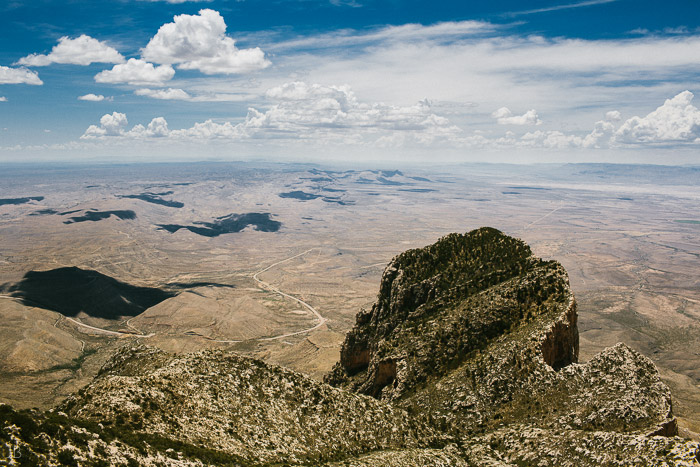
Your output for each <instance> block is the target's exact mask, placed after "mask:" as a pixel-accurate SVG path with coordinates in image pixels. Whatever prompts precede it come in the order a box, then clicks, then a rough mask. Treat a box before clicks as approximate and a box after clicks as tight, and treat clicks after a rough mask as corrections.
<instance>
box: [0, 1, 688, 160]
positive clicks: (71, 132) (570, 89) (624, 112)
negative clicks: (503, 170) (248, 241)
mask: <svg viewBox="0 0 700 467" xmlns="http://www.w3.org/2000/svg"><path fill="white" fill-rule="evenodd" d="M0 26H1V27H0V41H1V42H0V43H1V44H2V47H0V161H4V162H14V161H24V160H66V161H68V160H104V161H121V160H125V161H131V160H149V161H151V160H163V161H166V160H180V159H188V160H200V159H201V160H206V159H247V158H262V159H275V160H277V159H279V160H287V161H297V160H298V161H306V160H318V161H329V162H352V161H358V162H363V161H378V160H386V161H401V160H403V161H407V162H418V163H421V162H425V163H431V162H433V161H436V160H444V161H456V162H459V161H506V162H556V161H561V162H572V161H576V162H578V161H595V162H626V163H628V162H651V163H668V164H699V163H700V156H698V154H700V153H699V152H698V150H699V149H700V110H699V109H698V108H697V106H696V102H695V101H694V100H693V98H694V95H695V94H697V93H698V92H700V79H699V78H700V4H698V2H697V1H691V0H687V1H680V0H679V1H668V2H640V1H638V0H582V1H576V0H572V1H568V2H567V1H559V2H557V1H536V2H516V1H470V2H455V1H450V2H447V1H444V2H443V1H431V2H426V1H416V0H411V1H404V0H393V1H392V0H384V1H379V0H296V1H285V0H268V1H263V0H239V1H218V0H212V1H183V0H167V1H166V0H160V1H158V0H155V1H149V0H111V1H84V0H72V1H71V0H68V1H60V2H59V1H53V0H33V1H23V0H17V1H15V0H5V1H4V2H3V3H2V4H0Z"/></svg>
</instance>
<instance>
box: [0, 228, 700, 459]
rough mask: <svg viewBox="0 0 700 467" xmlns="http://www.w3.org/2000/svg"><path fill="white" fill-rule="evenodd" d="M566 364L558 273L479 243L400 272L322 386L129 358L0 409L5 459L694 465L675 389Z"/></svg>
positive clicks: (570, 313)
mask: <svg viewBox="0 0 700 467" xmlns="http://www.w3.org/2000/svg"><path fill="white" fill-rule="evenodd" d="M577 360H578V332H577V327H576V302H575V300H574V297H573V295H572V293H571V290H570V288H569V285H568V279H567V275H566V272H565V271H564V269H563V268H562V267H561V265H559V264H558V263H556V262H554V261H543V260H541V259H539V258H536V257H534V256H533V255H532V253H531V251H530V249H529V247H528V246H527V245H525V244H524V243H523V242H521V241H520V240H517V239H514V238H511V237H508V236H505V235H503V234H502V233H501V232H499V231H497V230H494V229H489V228H482V229H479V230H475V231H473V232H469V233H467V234H465V235H458V234H452V235H448V236H446V237H444V238H442V239H441V240H439V241H438V242H437V243H435V244H434V245H431V246H428V247H426V248H422V249H417V250H410V251H407V252H405V253H403V254H401V255H399V256H397V257H396V258H394V260H393V261H392V262H391V264H390V265H389V267H387V269H386V271H385V273H384V276H383V278H382V281H381V285H380V291H379V295H378V297H377V301H376V303H375V304H374V306H373V307H372V309H371V310H369V311H361V312H360V313H359V314H358V316H357V324H356V325H355V327H354V329H353V330H352V331H351V332H350V333H349V334H348V336H347V339H346V341H345V343H344V344H343V347H342V352H341V359H340V361H339V362H338V364H337V365H336V366H335V367H334V368H333V370H332V372H331V373H330V374H329V375H328V376H327V377H326V383H327V384H325V383H320V382H317V381H314V380H311V379H309V378H307V377H305V376H303V375H300V374H298V373H295V372H293V371H290V370H287V369H284V368H280V367H277V366H273V365H269V364H266V363H263V362H260V361H257V360H254V359H251V358H245V357H241V356H238V355H235V354H233V353H231V352H226V351H220V350H217V351H212V350H209V351H202V352H198V353H194V354H187V355H172V354H168V353H165V352H163V351H160V350H157V349H153V348H149V347H145V346H137V347H133V348H132V347H126V348H124V349H122V350H121V351H120V352H119V353H117V354H116V355H115V356H114V358H113V359H112V360H111V361H110V362H109V363H108V364H107V365H106V366H105V367H104V368H103V369H102V370H101V372H100V373H99V374H98V376H97V377H96V378H95V380H94V381H93V382H92V383H91V384H90V385H89V386H88V387H86V388H84V389H83V390H81V391H80V392H78V393H77V394H75V395H74V396H72V397H70V398H69V399H68V400H66V401H65V402H64V403H63V404H61V406H59V407H57V408H56V409H55V410H53V411H48V412H45V413H39V412H36V411H21V412H20V411H14V410H13V409H11V408H10V407H9V406H0V444H4V448H5V449H4V450H0V456H5V460H6V462H8V463H10V464H11V465H129V466H133V465H148V466H151V465H153V466H155V465H173V466H174V465H177V466H189V465H192V466H194V465H197V466H201V465H217V466H219V465H237V466H248V465H251V466H252V465H256V466H259V465H326V466H448V465H449V466H474V465H489V466H496V465H505V466H530V465H532V466H535V465H536V466H586V465H589V466H593V465H595V466H599V465H604V466H607V465H610V466H613V465H619V466H623V465H700V458H699V456H700V447H699V446H698V445H697V444H696V443H692V442H689V441H686V440H683V439H681V438H678V437H676V436H675V435H676V434H677V433H676V432H677V429H676V425H675V420H674V418H673V415H672V412H671V398H670V393H669V390H668V388H667V387H666V386H665V385H664V384H663V383H661V381H660V380H659V376H658V373H657V371H656V368H655V367H654V365H653V364H652V363H651V362H650V361H649V360H648V359H647V358H646V357H644V356H642V355H640V354H638V353H637V352H635V351H633V350H632V349H630V348H628V347H627V346H625V345H624V344H618V345H617V346H614V347H612V348H609V349H606V350H605V351H603V352H602V353H601V354H599V355H598V356H596V357H595V358H593V359H592V360H591V361H589V362H587V363H585V364H578V363H577ZM2 447H3V446H0V448H2ZM17 452H21V453H22V457H13V456H12V455H11V454H8V453H17ZM22 463H24V464H22Z"/></svg>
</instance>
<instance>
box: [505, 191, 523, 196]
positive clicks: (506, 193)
mask: <svg viewBox="0 0 700 467" xmlns="http://www.w3.org/2000/svg"><path fill="white" fill-rule="evenodd" d="M501 193H503V194H504V195H520V194H522V193H520V192H519V191H502V192H501Z"/></svg>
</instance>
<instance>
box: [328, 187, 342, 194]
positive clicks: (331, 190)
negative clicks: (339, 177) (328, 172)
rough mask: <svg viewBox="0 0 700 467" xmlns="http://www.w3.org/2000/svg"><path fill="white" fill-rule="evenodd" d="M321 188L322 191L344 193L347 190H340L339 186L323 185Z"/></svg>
mask: <svg viewBox="0 0 700 467" xmlns="http://www.w3.org/2000/svg"><path fill="white" fill-rule="evenodd" d="M322 189H323V191H330V192H331V193H345V192H346V191H347V190H341V189H339V188H326V187H323V188H322Z"/></svg>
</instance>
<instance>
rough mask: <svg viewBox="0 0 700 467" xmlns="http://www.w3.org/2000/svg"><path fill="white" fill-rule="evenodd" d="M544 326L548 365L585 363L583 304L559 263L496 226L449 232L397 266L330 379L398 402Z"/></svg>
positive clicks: (403, 257) (392, 266) (543, 349)
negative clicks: (526, 330)
mask: <svg viewBox="0 0 700 467" xmlns="http://www.w3.org/2000/svg"><path fill="white" fill-rule="evenodd" d="M537 321H539V322H542V324H543V326H544V327H545V328H546V332H544V333H540V334H541V336H539V337H538V338H539V339H540V347H541V355H542V358H543V359H544V361H545V362H547V363H548V364H549V365H550V366H551V367H553V368H556V369H560V368H562V367H564V366H566V365H568V364H570V363H573V362H576V361H578V329H577V327H576V303H575V300H574V298H573V295H572V294H571V291H570V290H569V285H568V278H567V276H566V272H565V271H564V269H563V268H562V267H561V265H559V264H558V263H556V262H554V261H543V260H541V259H539V258H536V257H534V256H533V255H532V253H531V251H530V248H529V247H528V246H527V245H526V244H525V243H523V242H522V241H520V240H517V239H514V238H512V237H508V236H506V235H503V234H502V233H501V232H499V231H497V230H495V229H491V228H482V229H478V230H475V231H473V232H470V233H468V234H465V235H459V234H451V235H448V236H446V237H444V238H442V239H440V240H439V241H438V242H437V243H435V244H434V245H431V246H428V247H426V248H423V249H419V250H409V251H407V252H405V253H402V254H401V255H399V256H397V257H396V258H394V259H393V260H392V262H391V264H390V265H389V266H388V267H387V269H386V271H385V273H384V275H383V277H382V281H381V285H380V292H379V295H378V297H377V301H376V303H375V304H374V306H373V307H372V309H371V311H369V312H361V313H360V314H358V316H357V323H356V325H355V327H354V328H353V330H352V331H350V333H349V334H348V336H347V338H346V340H345V342H344V344H343V347H342V350H341V358H340V362H338V364H337V365H336V366H335V368H334V369H333V371H332V373H331V374H330V375H329V376H328V377H327V379H326V381H327V382H329V383H330V384H333V385H337V386H343V387H347V388H349V389H352V390H354V391H357V392H360V393H363V394H368V395H371V396H374V397H379V398H384V399H388V400H392V399H397V398H400V397H401V396H402V395H403V393H404V392H406V391H410V390H412V389H413V388H414V386H415V385H416V383H417V382H420V381H424V380H426V379H427V378H431V377H439V376H441V375H443V374H445V373H446V372H447V371H449V370H450V369H454V368H455V366H456V365H457V364H459V363H460V362H461V361H463V360H464V359H465V358H468V356H469V355H470V354H472V353H474V352H478V351H481V350H483V349H484V348H486V347H487V346H488V345H489V343H491V342H493V341H494V340H497V339H499V338H501V337H503V336H505V335H507V334H509V333H511V332H512V331H513V330H515V329H517V328H519V327H522V326H527V325H530V324H532V323H533V322H537ZM398 369H401V370H402V371H398Z"/></svg>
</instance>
